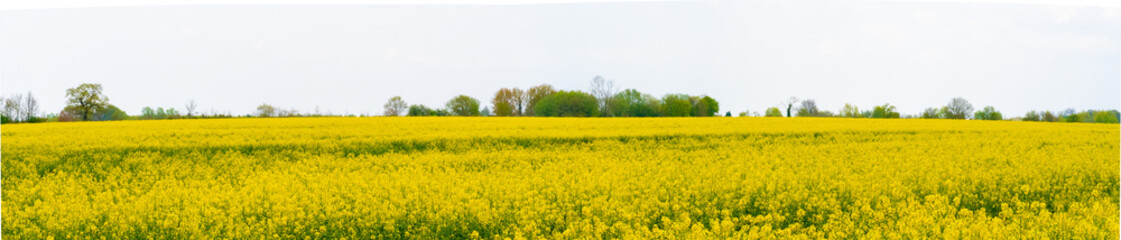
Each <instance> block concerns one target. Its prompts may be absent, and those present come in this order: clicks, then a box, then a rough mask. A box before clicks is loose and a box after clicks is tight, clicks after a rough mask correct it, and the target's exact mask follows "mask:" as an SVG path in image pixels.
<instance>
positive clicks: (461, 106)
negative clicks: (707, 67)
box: [384, 76, 720, 117]
mask: <svg viewBox="0 0 1121 240" xmlns="http://www.w3.org/2000/svg"><path fill="white" fill-rule="evenodd" d="M405 106H408V107H405ZM480 106H482V101H480V100H479V99H476V98H473V97H470V96H466V95H459V96H455V97H453V98H452V99H451V100H448V102H447V103H446V104H444V108H431V107H428V106H425V105H422V104H414V105H408V104H407V103H405V101H404V100H402V99H401V97H400V96H394V97H392V98H390V99H389V101H387V102H386V104H385V105H384V107H385V112H384V115H385V116H400V115H402V114H404V115H405V116H501V117H513V116H540V117H711V116H715V115H716V113H717V112H719V111H720V103H719V102H717V101H716V99H713V98H712V97H710V96H706V95H699V96H693V95H687V94H666V95H664V96H662V97H661V98H657V97H654V96H653V95H650V94H645V93H642V92H639V91H638V90H636V89H626V90H622V91H616V90H615V87H614V82H613V81H609V80H605V79H604V78H603V77H599V76H596V77H595V78H594V79H593V80H592V82H591V87H590V89H589V91H587V92H585V91H580V90H557V89H556V88H554V87H553V86H552V85H549V84H542V85H537V86H533V87H530V88H527V89H525V90H522V89H519V88H502V89H499V90H498V91H497V92H495V94H494V97H492V98H491V99H490V105H489V106H482V108H481V109H480Z"/></svg>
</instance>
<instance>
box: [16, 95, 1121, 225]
mask: <svg viewBox="0 0 1121 240" xmlns="http://www.w3.org/2000/svg"><path fill="white" fill-rule="evenodd" d="M0 133H2V138H0V141H2V162H3V168H2V175H0V179H2V211H0V212H2V215H3V222H2V232H3V238H4V239H52V238H53V239H103V238H108V239H119V238H139V239H149V238H152V239H231V238H232V239H262V238H266V239H275V238H285V239H291V238H294V239H344V238H345V239H414V238H419V239H447V238H452V239H539V238H547V239H588V238H591V239H600V238H625V239H682V238H685V239H727V238H733V239H757V238H761V239H773V238H780V239H820V238H832V239H853V238H861V239H922V238H951V239H956V238H973V239H993V238H996V239H1025V238H1029V239H1075V238H1086V239H1118V231H1119V230H1118V224H1119V223H1118V220H1119V212H1118V204H1119V202H1118V188H1119V186H1118V179H1119V168H1121V167H1119V162H1121V157H1119V146H1118V145H1119V142H1121V140H1119V139H1121V132H1119V127H1118V125H1117V124H1079V123H1073V124H1056V123H1040V122H1009V121H961V120H920V119H902V120H899V119H893V120H874V119H814V118H794V119H789V118H657V119H595V118H579V119H566V118H453V117H448V118H419V117H410V118H288V119H219V120H167V121H122V122H85V123H47V124H31V125H5V126H4V127H3V129H2V131H0Z"/></svg>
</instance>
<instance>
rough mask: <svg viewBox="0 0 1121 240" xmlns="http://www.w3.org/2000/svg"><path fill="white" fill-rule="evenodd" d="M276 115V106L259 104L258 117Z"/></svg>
mask: <svg viewBox="0 0 1121 240" xmlns="http://www.w3.org/2000/svg"><path fill="white" fill-rule="evenodd" d="M156 115H157V116H158V115H159V111H156ZM276 116H277V113H276V107H274V106H272V105H269V104H266V103H262V104H261V105H259V106H257V117H276Z"/></svg>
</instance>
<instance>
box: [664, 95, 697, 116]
mask: <svg viewBox="0 0 1121 240" xmlns="http://www.w3.org/2000/svg"><path fill="white" fill-rule="evenodd" d="M662 115H663V116H667V117H688V116H692V115H693V103H692V102H689V95H685V94H666V95H665V96H663V97H662Z"/></svg>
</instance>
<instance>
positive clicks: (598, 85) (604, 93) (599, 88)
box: [590, 75, 615, 114]
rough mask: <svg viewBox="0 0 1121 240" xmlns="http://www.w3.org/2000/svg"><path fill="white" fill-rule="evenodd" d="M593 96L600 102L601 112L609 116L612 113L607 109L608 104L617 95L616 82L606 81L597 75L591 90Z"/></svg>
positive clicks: (593, 79)
mask: <svg viewBox="0 0 1121 240" xmlns="http://www.w3.org/2000/svg"><path fill="white" fill-rule="evenodd" d="M590 92H592V96H595V97H596V99H598V100H599V108H600V112H602V113H605V114H609V113H610V112H611V111H609V110H610V109H607V103H608V102H609V101H610V99H611V96H614V95H615V81H611V80H606V79H604V78H603V77H601V76H599V75H596V77H595V78H592V87H591V89H590Z"/></svg>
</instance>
